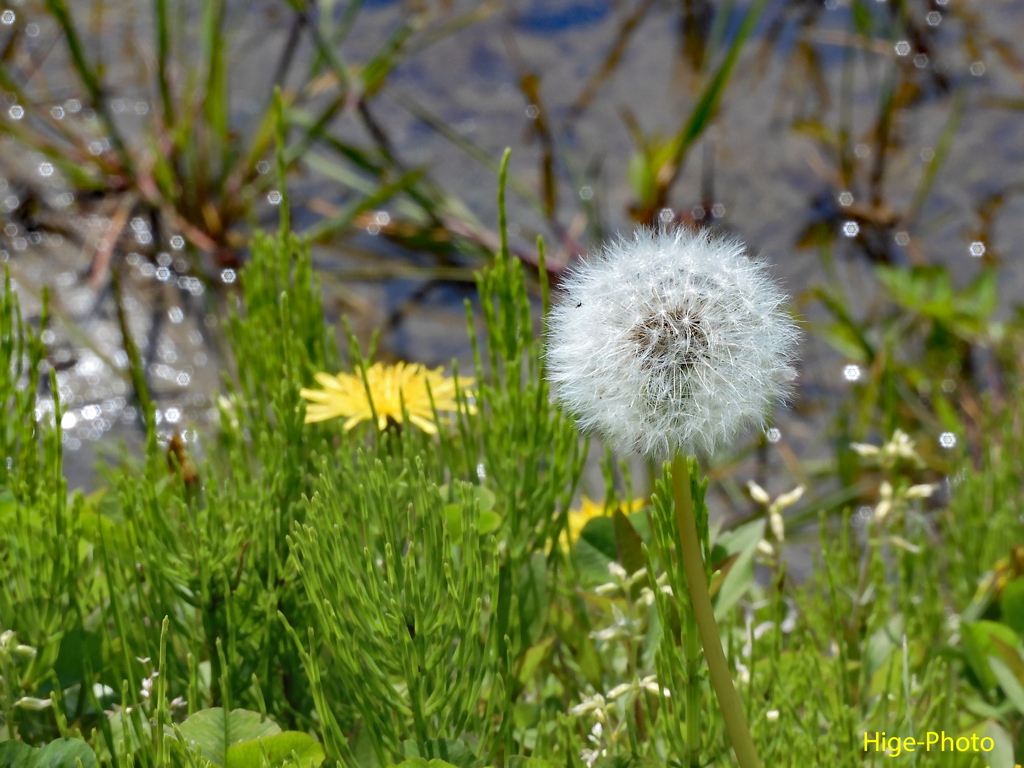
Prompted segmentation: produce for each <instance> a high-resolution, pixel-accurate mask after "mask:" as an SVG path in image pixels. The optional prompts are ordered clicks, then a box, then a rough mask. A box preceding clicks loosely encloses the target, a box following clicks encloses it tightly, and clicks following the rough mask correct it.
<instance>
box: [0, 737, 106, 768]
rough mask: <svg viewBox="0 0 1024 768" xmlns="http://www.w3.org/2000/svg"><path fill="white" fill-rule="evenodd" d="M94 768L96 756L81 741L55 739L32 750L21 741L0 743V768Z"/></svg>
mask: <svg viewBox="0 0 1024 768" xmlns="http://www.w3.org/2000/svg"><path fill="white" fill-rule="evenodd" d="M76 766H78V768H95V766H96V755H95V753H94V752H93V751H92V749H90V748H89V745H88V744H86V743H85V742H84V741H82V740H81V739H56V740H54V741H51V742H50V743H49V744H47V745H46V746H45V747H39V748H38V749H33V748H32V747H30V746H29V745H28V744H26V743H25V742H23V741H5V742H2V743H0V768H76Z"/></svg>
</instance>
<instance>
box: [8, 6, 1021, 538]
mask: <svg viewBox="0 0 1024 768" xmlns="http://www.w3.org/2000/svg"><path fill="white" fill-rule="evenodd" d="M1022 39H1024V4H1021V3H1019V2H1014V1H1013V0H987V1H986V2H983V3H982V2H967V1H966V0H930V1H928V0H882V1H881V2H879V1H878V0H825V1H824V2H820V1H819V0H774V1H770V2H769V1H766V0H755V2H711V1H710V0H517V1H515V2H513V1H512V0H506V1H501V0H494V1H493V2H480V1H479V0H418V1H417V0H364V2H356V1H354V0H353V1H350V2H340V1H326V0H325V1H322V2H313V1H312V0H263V1H261V2H228V1H227V0H204V1H203V2H198V1H193V0H153V1H152V2H141V1H139V0H136V1H135V2H129V1H127V0H47V2H41V1H37V0H21V1H20V2H10V1H9V0H8V1H7V2H0V219H2V221H0V260H2V261H3V262H4V266H5V268H6V269H7V270H8V272H9V275H10V280H11V282H12V284H13V285H14V286H15V289H16V291H17V293H18V294H19V297H20V299H21V304H22V311H23V313H24V315H25V317H26V319H27V320H29V321H30V322H32V323H33V324H36V325H37V326H38V325H39V324H40V323H41V322H42V319H43V318H42V298H43V294H44V290H48V292H49V311H48V314H47V316H46V321H45V322H46V327H45V330H44V336H43V338H44V341H45V342H46V344H47V349H48V354H47V358H48V362H47V364H46V365H47V366H48V368H52V369H54V370H55V371H56V381H57V385H58V388H59V390H60V397H61V400H62V401H63V402H64V403H65V404H66V408H67V412H66V414H65V415H64V417H63V426H64V439H65V470H66V474H67V476H68V478H69V483H70V485H71V487H81V488H85V489H88V488H91V487H93V486H94V485H95V484H96V482H97V477H96V475H95V473H94V467H95V465H96V462H97V458H98V456H103V455H106V454H111V455H115V454H116V453H117V452H118V451H119V450H120V451H123V450H124V447H125V446H126V447H128V448H129V449H131V446H133V445H138V444H139V442H140V440H141V438H142V434H143V433H142V430H141V428H140V423H139V418H138V413H137V411H136V408H135V405H134V393H133V389H132V384H131V380H130V377H129V376H128V371H127V360H128V356H127V354H126V352H125V349H124V338H125V334H129V335H130V336H131V337H132V338H133V339H134V341H135V343H136V344H137V345H138V347H139V349H140V351H141V354H142V356H143V359H144V362H145V365H146V373H147V376H148V382H149V386H150V388H151V391H152V392H153V394H154V397H155V399H156V401H157V403H158V412H157V418H158V421H159V424H160V428H161V429H162V430H163V432H164V433H165V434H166V435H167V436H168V437H169V436H171V435H173V434H174V433H175V432H178V433H180V434H181V435H182V436H183V437H184V438H185V439H186V440H195V438H196V436H197V435H200V434H202V431H203V430H204V429H205V428H206V427H207V426H208V425H210V424H212V423H214V422H215V421H216V419H217V418H218V416H217V409H216V407H215V406H216V398H217V392H218V389H219V388H220V382H221V381H222V377H223V376H224V375H231V371H232V369H233V366H235V365H244V364H245V361H232V360H228V359H225V356H224V355H223V354H222V344H221V328H222V325H223V324H224V322H225V321H226V318H227V317H228V315H229V313H230V312H232V311H236V310H237V309H238V301H237V299H236V296H237V288H238V274H239V270H240V269H242V268H244V265H245V263H246V259H247V242H248V238H249V235H250V233H251V232H253V231H254V230H256V229H259V228H264V229H275V228H277V227H278V225H279V221H280V217H281V215H282V206H283V205H287V208H288V211H287V213H288V215H289V216H290V222H291V226H292V228H293V229H294V230H295V231H297V232H299V233H302V234H304V235H306V236H308V237H309V238H310V240H311V242H312V247H313V253H314V259H315V264H316V266H317V268H318V270H319V274H320V279H321V281H322V285H323V291H324V296H325V306H326V307H327V311H328V313H329V314H330V317H329V320H330V321H332V322H334V323H337V324H338V327H339V329H340V328H341V327H342V318H343V317H345V318H347V319H348V321H349V322H350V323H351V327H352V330H353V332H354V333H355V335H356V336H357V337H358V338H359V339H360V341H361V343H362V344H363V345H364V348H365V347H366V346H368V345H369V343H370V339H371V336H372V335H373V332H374V331H375V330H378V329H379V331H380V337H379V345H378V358H380V359H383V360H397V359H405V360H414V361H421V362H424V363H426V364H428V365H430V366H436V365H449V364H450V363H451V361H452V359H453V358H454V359H457V360H459V361H460V363H461V366H460V369H461V370H468V369H469V368H470V364H471V360H472V356H471V349H470V346H469V342H468V337H467V334H466V330H465V322H466V310H465V306H464V305H465V302H466V301H467V300H468V301H469V302H470V305H471V306H473V307H475V309H474V311H476V310H477V309H478V307H476V304H475V302H476V287H475V283H474V270H475V269H476V268H478V267H479V266H480V265H482V264H484V263H486V262H487V261H488V260H489V259H490V258H491V254H492V252H493V249H494V248H495V247H496V245H497V243H498V225H497V202H496V192H497V176H496V170H497V166H498V162H499V159H500V156H501V152H502V151H503V149H504V148H505V147H511V148H512V159H511V166H510V168H511V170H510V179H509V187H508V208H509V212H508V220H509V233H510V239H511V243H512V247H513V251H514V253H515V254H516V256H517V257H518V258H521V259H522V260H523V261H524V262H525V263H526V264H527V265H528V266H529V267H530V274H531V276H532V278H533V280H534V283H535V285H534V288H535V294H536V296H537V302H538V307H539V302H540V290H539V287H538V286H539V281H538V280H537V278H538V273H537V269H538V263H539V258H538V256H539V254H538V244H537V238H538V236H540V237H543V239H544V243H545V246H546V266H545V269H546V272H547V275H548V278H549V279H550V281H551V283H552V284H553V285H554V286H555V287H556V289H557V283H558V278H559V273H560V272H561V271H562V270H563V269H564V268H565V267H566V266H567V265H569V264H571V263H572V261H573V260H574V259H576V258H577V257H579V256H580V255H581V254H585V253H586V252H587V250H588V249H590V248H592V247H594V246H595V245H596V244H598V243H599V242H600V241H601V240H603V239H604V238H607V237H609V236H612V235H614V234H615V233H625V232H629V231H630V230H631V228H633V227H634V226H636V225H637V224H641V223H642V224H649V225H656V226H663V225H669V224H673V223H675V224H678V225H682V226H689V227H714V228H717V229H722V230H727V231H729V232H732V233H734V234H735V235H737V236H739V237H741V238H742V239H744V240H745V241H746V242H747V243H748V244H749V245H750V247H751V249H752V251H754V252H757V253H760V254H761V255H763V257H764V258H766V259H767V260H769V261H770V262H771V263H772V265H773V270H774V273H775V274H776V276H777V277H778V278H779V279H780V280H781V281H782V283H783V284H784V285H785V287H786V289H787V291H788V292H789V293H790V295H791V296H792V298H793V309H794V311H795V312H796V313H797V314H798V315H799V316H800V317H801V318H802V320H803V322H804V328H805V331H806V335H805V337H804V344H803V350H802V363H801V371H800V380H799V383H798V391H797V395H796V397H795V399H794V402H793V403H792V404H791V405H790V406H789V407H788V408H786V409H780V410H779V411H777V412H776V413H775V414H774V416H773V421H772V425H771V428H770V429H768V430H767V431H765V432H764V433H763V434H757V435H750V436H749V437H748V439H746V440H745V442H744V443H743V444H739V445H737V446H736V447H735V452H734V453H732V454H730V455H723V456H717V457H715V458H714V460H713V462H711V463H710V464H709V472H710V474H711V477H712V479H713V481H714V483H713V488H714V490H715V496H714V502H713V504H714V505H716V506H717V508H718V510H719V511H720V512H721V513H723V514H725V515H726V516H727V517H729V518H730V519H741V518H743V517H744V516H745V515H749V514H752V513H753V512H754V511H755V510H754V507H753V505H752V504H751V502H750V499H749V497H748V496H747V495H746V492H745V491H744V489H743V485H742V483H743V482H745V480H746V479H748V478H751V477H753V478H756V479H757V480H758V482H760V483H761V484H762V485H763V486H764V487H766V488H768V489H769V490H770V491H771V492H772V493H773V494H774V493H776V492H778V491H781V490H787V489H789V488H792V487H793V486H795V485H797V484H804V485H806V486H807V488H808V493H807V494H806V495H805V497H804V500H803V502H802V504H801V506H800V509H799V513H798V514H797V515H796V516H795V517H793V518H792V521H793V522H794V523H796V522H799V520H801V519H802V520H812V519H816V517H817V516H818V514H819V513H821V512H828V511H830V510H835V509H840V508H842V507H844V506H848V505H853V506H854V508H855V509H856V508H857V505H858V504H860V503H862V502H863V503H867V501H868V500H870V499H875V498H877V495H878V485H879V477H877V476H875V475H872V474H870V473H865V471H862V470H861V469H860V468H859V464H858V462H857V461H856V459H855V457H854V455H853V453H852V451H851V449H850V448H849V444H850V442H851V441H866V442H875V443H877V442H879V441H881V440H884V439H887V438H888V437H889V436H891V435H892V433H893V431H894V430H895V429H896V428H897V427H898V428H901V429H903V430H905V431H906V432H908V434H910V435H911V436H912V437H913V439H915V440H916V441H917V443H918V447H919V451H920V453H921V455H922V457H923V459H924V463H925V466H922V467H921V468H920V472H921V474H922V477H923V478H924V477H927V478H929V479H935V478H937V477H938V478H942V477H945V476H947V475H948V471H949V468H950V467H951V466H952V465H953V462H954V460H955V459H956V458H957V457H958V456H960V455H962V453H963V452H965V451H966V452H971V451H973V450H975V449H976V447H977V445H978V444H979V442H980V438H981V434H982V429H983V427H982V424H983V423H984V421H985V418H986V415H991V414H992V413H1001V412H1003V410H1004V409H1007V408H1009V405H1008V403H1011V402H1012V400H1013V398H1012V395H1013V393H1014V392H1015V391H1017V390H1018V389H1019V370H1020V363H1021V359H1022V358H1021V351H1022V350H1024V314H1022V313H1021V311H1020V310H1019V309H1017V308H1016V303H1017V301H1018V297H1019V296H1020V295H1021V292H1022V289H1024V268H1022V264H1024V262H1022V259H1021V254H1020V252H1019V249H1020V246H1019V243H1021V242H1022V240H1024V215H1022V214H1024V195H1022V193H1024V173H1022V171H1024V139H1022V137H1024V50H1022V48H1024V44H1022V43H1021V40H1022ZM276 86H279V87H280V89H281V94H282V103H283V116H284V123H285V126H286V142H285V147H286V148H285V152H284V159H285V164H286V173H285V178H284V180H283V181H284V184H285V185H284V186H282V178H281V175H280V173H279V169H278V166H277V163H276V160H275V155H274V124H275V123H274V96H273V94H274V89H275V87H276ZM283 193H284V194H283ZM339 337H340V338H341V341H342V346H344V339H343V334H342V332H341V331H340V330H339ZM40 381H42V382H44V386H46V388H47V391H44V392H42V393H40V394H41V399H40V406H39V409H38V412H37V416H38V417H39V418H46V417H47V415H48V413H49V414H52V411H53V398H52V395H53V393H52V392H49V391H48V389H49V377H48V376H44V377H41V379H40ZM1006 413H1007V414H1010V413H1011V412H1010V411H1009V410H1006ZM1015 414H1016V411H1013V412H1012V415H1014V417H1015ZM119 446H121V447H120V448H119ZM595 454H596V455H598V456H599V455H600V450H599V449H598V450H597V451H595ZM639 485H642V483H639ZM946 487H947V489H948V485H947V486H946ZM584 490H587V489H586V488H585V489H584ZM590 492H591V493H592V494H594V493H597V494H600V492H601V491H600V488H598V489H596V491H595V490H591V491H590ZM939 496H941V494H940V495H939ZM941 501H942V500H941V498H938V497H937V498H936V503H941ZM865 514H866V512H865Z"/></svg>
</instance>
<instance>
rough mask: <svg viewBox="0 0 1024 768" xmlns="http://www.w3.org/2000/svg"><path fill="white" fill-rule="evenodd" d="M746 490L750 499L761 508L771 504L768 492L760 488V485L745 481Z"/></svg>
mask: <svg viewBox="0 0 1024 768" xmlns="http://www.w3.org/2000/svg"><path fill="white" fill-rule="evenodd" d="M747 490H748V491H750V498H752V499H753V500H754V501H756V502H757V503H758V504H760V505H761V506H762V507H767V506H768V505H769V504H771V503H772V498H771V496H769V495H768V491H766V490H765V489H764V488H762V487H761V486H760V485H758V484H757V483H755V482H754V481H753V480H748V481H747Z"/></svg>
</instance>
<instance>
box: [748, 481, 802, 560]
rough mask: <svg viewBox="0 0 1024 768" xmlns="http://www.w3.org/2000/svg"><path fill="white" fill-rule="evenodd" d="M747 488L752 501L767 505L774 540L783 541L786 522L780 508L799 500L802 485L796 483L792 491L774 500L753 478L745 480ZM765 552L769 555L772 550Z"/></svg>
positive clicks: (789, 505) (769, 547) (769, 546)
mask: <svg viewBox="0 0 1024 768" xmlns="http://www.w3.org/2000/svg"><path fill="white" fill-rule="evenodd" d="M747 490H749V491H750V496H751V498H752V499H753V500H754V501H756V502H757V503H758V504H760V505H761V506H763V507H768V525H769V526H770V527H771V529H772V534H773V535H774V536H775V539H776V541H785V539H786V524H785V521H784V519H783V517H782V510H784V509H786V508H787V507H791V506H793V505H794V504H796V503H797V502H798V501H800V497H801V496H803V495H804V487H803V486H802V485H798V486H797V487H796V488H794V489H793V490H792V491H789V492H788V493H784V494H782V495H781V496H779V497H778V498H777V499H775V501H772V500H771V497H770V496H769V495H768V492H767V491H766V490H765V489H764V488H762V487H761V486H760V485H758V484H757V483H755V482H754V481H753V480H750V481H748V482H747ZM766 543H767V542H766ZM768 549H769V550H771V545H768ZM766 554H769V555H770V554H772V552H771V551H769V552H767V553H766Z"/></svg>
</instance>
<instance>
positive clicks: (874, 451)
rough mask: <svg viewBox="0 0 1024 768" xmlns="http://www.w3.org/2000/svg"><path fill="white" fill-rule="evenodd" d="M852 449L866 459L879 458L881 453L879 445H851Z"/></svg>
mask: <svg viewBox="0 0 1024 768" xmlns="http://www.w3.org/2000/svg"><path fill="white" fill-rule="evenodd" d="M850 448H851V449H852V450H853V451H855V452H856V453H857V454H859V455H861V456H865V457H871V456H877V455H878V454H879V453H881V451H880V449H879V448H878V446H877V445H868V444H867V443H850Z"/></svg>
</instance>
